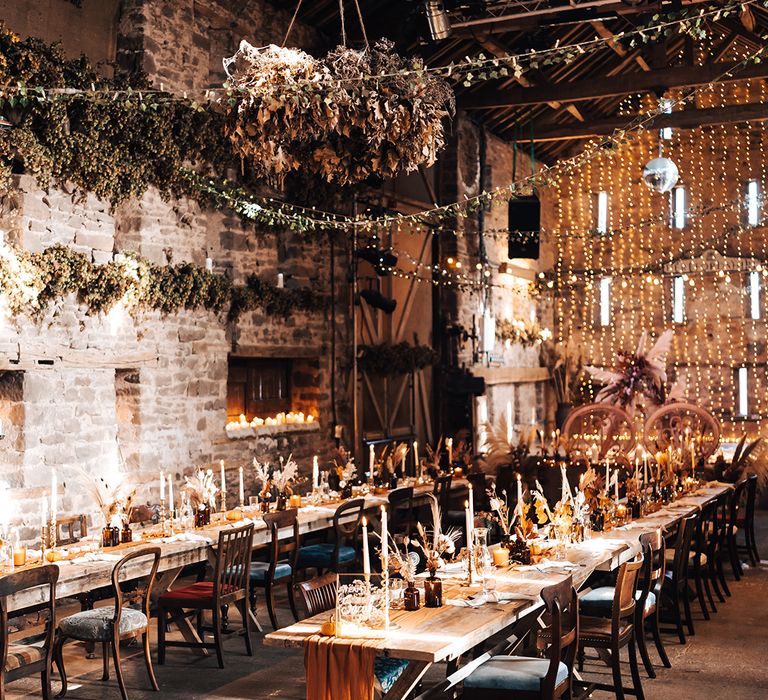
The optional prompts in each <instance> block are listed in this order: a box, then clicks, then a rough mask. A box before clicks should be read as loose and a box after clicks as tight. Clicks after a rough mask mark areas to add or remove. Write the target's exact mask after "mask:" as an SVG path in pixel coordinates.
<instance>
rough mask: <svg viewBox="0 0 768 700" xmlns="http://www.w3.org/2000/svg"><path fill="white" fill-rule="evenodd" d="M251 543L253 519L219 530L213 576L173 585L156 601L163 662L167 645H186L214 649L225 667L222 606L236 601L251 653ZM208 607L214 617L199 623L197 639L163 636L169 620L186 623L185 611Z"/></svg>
mask: <svg viewBox="0 0 768 700" xmlns="http://www.w3.org/2000/svg"><path fill="white" fill-rule="evenodd" d="M252 545H253V523H251V524H250V525H244V526H243V527H240V528H236V529H234V530H222V531H221V532H219V542H218V545H217V548H216V565H215V567H214V571H213V580H211V581H199V582H198V583H193V584H191V585H189V586H184V587H182V588H175V589H173V590H170V591H167V592H166V593H163V594H162V595H161V596H160V597H159V598H158V601H157V642H158V644H157V661H158V663H159V664H161V665H162V664H164V663H165V650H166V648H167V647H185V648H187V649H214V650H215V651H216V659H217V661H218V662H219V668H224V655H223V650H222V619H221V610H222V607H223V606H225V605H227V606H229V605H235V606H236V607H237V608H238V610H239V611H240V615H241V617H242V619H243V632H244V634H243V636H244V637H245V650H246V652H247V654H248V656H253V648H252V646H251V624H250V614H249V611H248V599H249V594H248V589H249V581H250V569H249V567H250V563H251V549H252ZM207 610H210V611H211V616H212V618H213V620H212V625H211V626H210V627H204V626H203V625H202V624H198V634H199V636H200V639H199V641H198V640H194V641H181V640H175V639H174V640H170V639H166V628H167V626H168V624H169V623H170V622H173V621H175V622H176V623H177V624H179V625H188V623H187V619H186V616H187V614H188V611H194V612H197V613H198V619H200V618H201V617H202V613H203V611H207ZM208 631H210V632H212V634H213V643H211V642H206V641H205V633H206V632H208Z"/></svg>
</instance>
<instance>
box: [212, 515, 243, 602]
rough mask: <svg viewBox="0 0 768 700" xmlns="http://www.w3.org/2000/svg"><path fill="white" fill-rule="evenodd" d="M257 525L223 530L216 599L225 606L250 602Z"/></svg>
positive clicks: (215, 578) (214, 583) (217, 565)
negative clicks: (252, 561)
mask: <svg viewBox="0 0 768 700" xmlns="http://www.w3.org/2000/svg"><path fill="white" fill-rule="evenodd" d="M252 547H253V523H251V524H249V525H244V526H243V527H239V528H236V529H234V530H222V531H221V532H220V533H219V544H218V548H217V549H216V566H215V568H214V573H213V595H214V598H215V599H216V601H217V607H219V606H220V604H221V603H226V602H229V601H234V600H240V599H242V598H243V596H245V598H246V599H247V598H248V583H249V581H250V564H251V549H252Z"/></svg>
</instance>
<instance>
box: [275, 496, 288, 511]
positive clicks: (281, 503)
mask: <svg viewBox="0 0 768 700" xmlns="http://www.w3.org/2000/svg"><path fill="white" fill-rule="evenodd" d="M287 503H288V496H286V495H285V493H284V492H281V493H279V494H277V504H276V505H275V509H276V510H285V508H286V504H287Z"/></svg>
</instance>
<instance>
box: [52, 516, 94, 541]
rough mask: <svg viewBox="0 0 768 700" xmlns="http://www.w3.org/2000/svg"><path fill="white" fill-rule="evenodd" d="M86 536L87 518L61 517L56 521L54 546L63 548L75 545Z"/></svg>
mask: <svg viewBox="0 0 768 700" xmlns="http://www.w3.org/2000/svg"><path fill="white" fill-rule="evenodd" d="M87 536H88V518H87V516H85V515H83V514H80V515H63V516H60V517H59V518H58V520H57V521H56V544H57V545H58V546H60V547H64V546H66V545H69V544H75V543H76V542H79V541H80V540H82V539H83V537H87Z"/></svg>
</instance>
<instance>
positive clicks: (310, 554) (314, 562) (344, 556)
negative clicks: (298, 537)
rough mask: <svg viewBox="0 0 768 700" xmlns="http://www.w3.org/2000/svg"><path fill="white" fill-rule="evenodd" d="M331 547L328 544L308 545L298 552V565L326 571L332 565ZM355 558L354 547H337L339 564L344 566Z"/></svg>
mask: <svg viewBox="0 0 768 700" xmlns="http://www.w3.org/2000/svg"><path fill="white" fill-rule="evenodd" d="M333 547H334V546H333V545H332V544H330V543H328V544H325V543H323V544H310V545H308V546H306V547H302V548H301V549H300V550H299V565H300V566H301V567H302V568H303V567H307V566H319V567H321V568H323V569H328V568H329V567H330V566H331V564H332V563H333ZM356 558H357V552H356V551H355V548H354V547H347V546H344V545H343V546H341V547H339V564H345V563H347V562H350V561H354V560H355V559H356Z"/></svg>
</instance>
